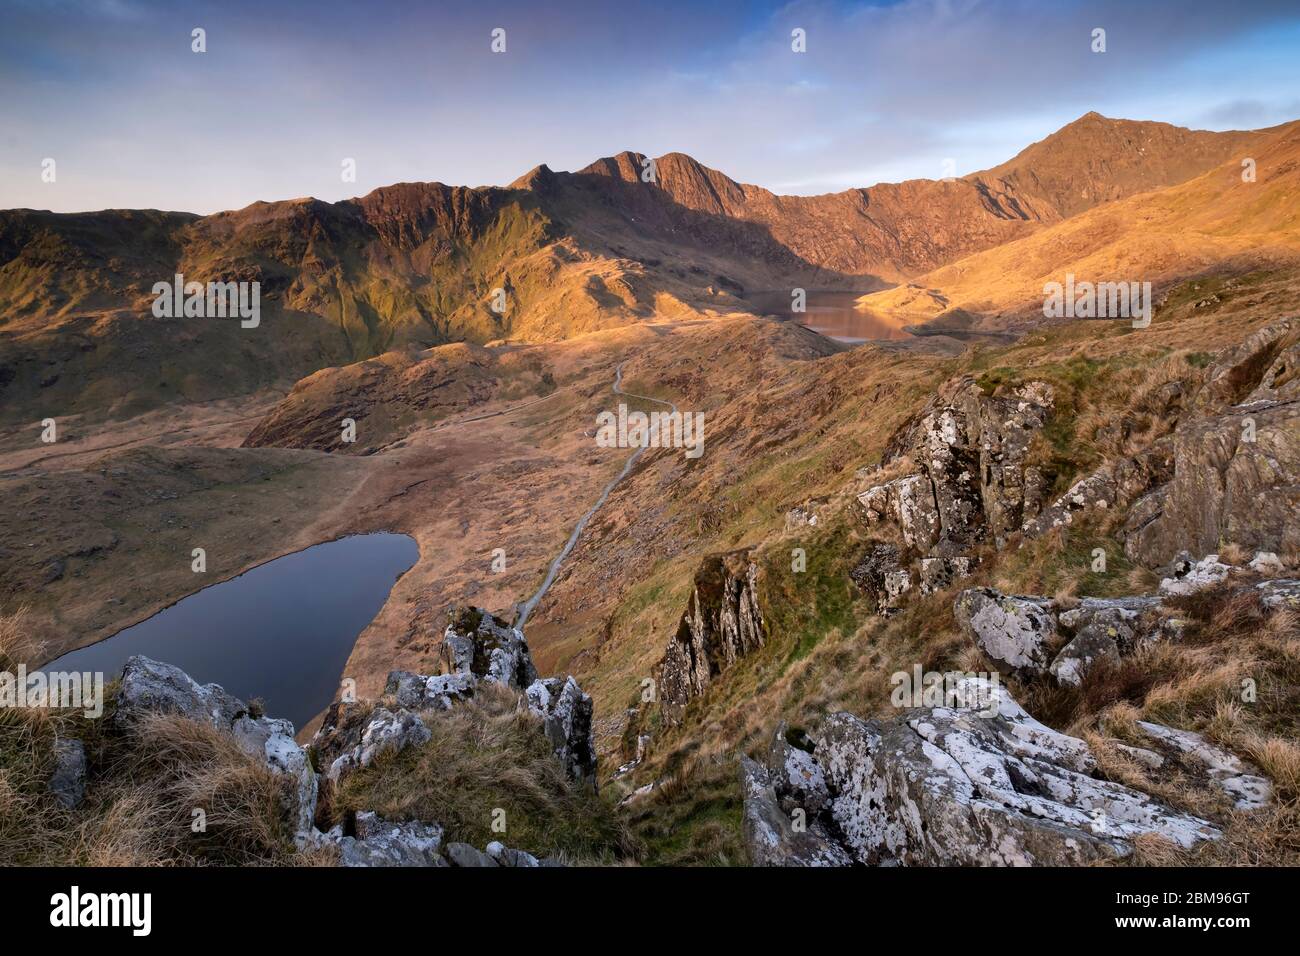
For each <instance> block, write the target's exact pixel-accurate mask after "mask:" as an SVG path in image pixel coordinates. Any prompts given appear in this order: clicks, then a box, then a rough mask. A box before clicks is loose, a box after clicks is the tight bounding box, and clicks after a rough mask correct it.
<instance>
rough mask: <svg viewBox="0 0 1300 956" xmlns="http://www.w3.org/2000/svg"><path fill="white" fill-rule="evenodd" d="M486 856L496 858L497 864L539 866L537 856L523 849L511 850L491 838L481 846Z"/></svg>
mask: <svg viewBox="0 0 1300 956" xmlns="http://www.w3.org/2000/svg"><path fill="white" fill-rule="evenodd" d="M483 851H484V852H485V853H487V855H488V856H490V857H492V859H494V860H496V862H497V865H498V866H519V867H535V866H541V863H540V862H539V861H538V859H537V857H535V856H533V855H532V854H531V853H527V852H525V851H523V850H512V849H511V848H510V847H508V846H506V845H505V844H503V843H500V842H498V841H496V840H493V841H492V842H491V843H489V844H488V845H487V846H485V847H484V848H483Z"/></svg>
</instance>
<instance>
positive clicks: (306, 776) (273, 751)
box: [230, 714, 319, 833]
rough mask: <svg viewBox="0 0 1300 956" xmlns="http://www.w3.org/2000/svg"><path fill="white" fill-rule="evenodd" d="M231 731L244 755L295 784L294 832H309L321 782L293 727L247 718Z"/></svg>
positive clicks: (282, 722) (286, 722)
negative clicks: (295, 738) (252, 757)
mask: <svg viewBox="0 0 1300 956" xmlns="http://www.w3.org/2000/svg"><path fill="white" fill-rule="evenodd" d="M230 730H231V733H232V734H233V735H234V737H235V742H236V743H238V744H239V746H240V749H242V750H243V751H244V752H245V753H247V754H249V755H251V756H254V757H257V758H258V759H260V760H261V761H263V762H264V763H265V764H266V765H267V766H268V767H270V768H271V769H272V770H274V771H275V772H276V773H279V774H283V775H284V776H286V777H289V778H291V779H292V780H294V781H295V783H296V788H295V794H296V798H297V817H296V821H297V822H296V826H295V828H294V829H295V831H296V832H298V833H303V832H305V831H307V830H310V829H311V827H312V820H313V819H314V818H315V816H316V800H317V798H318V796H319V781H318V779H317V775H316V771H315V770H314V769H313V768H312V765H311V758H310V757H308V756H307V751H305V750H303V748H302V747H299V746H298V743H297V741H295V740H294V730H293V724H292V723H290V722H289V721H287V720H273V719H271V718H268V717H261V718H257V719H253V718H251V717H249V716H248V715H247V714H245V715H244V716H242V717H239V718H237V719H236V720H235V722H234V723H233V724H232V725H231V728H230Z"/></svg>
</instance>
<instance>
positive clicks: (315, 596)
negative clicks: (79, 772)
mask: <svg viewBox="0 0 1300 956" xmlns="http://www.w3.org/2000/svg"><path fill="white" fill-rule="evenodd" d="M419 556H420V551H419V548H418V547H417V546H416V544H415V541H414V539H412V538H410V537H408V536H407V535H404V534H389V533H377V534H361V535H353V536H351V537H347V538H339V539H338V540H337V541H328V542H326V543H324V544H318V545H314V546H313V547H310V548H307V549H306V550H305V551H298V552H296V553H294V554H287V555H285V556H284V557H282V558H277V559H275V560H274V561H268V562H267V563H266V564H263V565H259V566H258V567H256V568H253V569H251V570H249V571H245V572H244V573H243V574H241V575H240V576H239V577H237V578H231V579H230V580H229V581H223V582H221V583H220V584H214V585H211V586H210V587H206V588H204V589H203V590H202V591H199V592H198V593H196V594H191V595H190V596H189V597H187V598H184V599H182V600H181V601H179V602H177V603H176V604H173V605H172V606H171V607H168V608H165V609H163V610H162V611H159V612H158V613H157V614H155V615H154V616H153V617H151V618H149V619H148V620H146V621H141V622H140V623H139V624H136V625H133V626H132V627H128V628H126V629H125V630H123V631H119V632H118V633H117V634H114V635H113V636H112V637H110V638H107V639H105V640H102V641H100V642H99V643H97V644H92V645H90V646H89V647H83V648H81V649H80V650H76V651H71V652H70V653H68V654H65V655H63V656H62V657H60V658H58V659H57V660H55V661H51V662H50V663H49V664H46V665H45V666H44V667H42V668H41V670H44V671H103V673H104V677H105V679H106V680H110V679H112V678H113V677H116V676H117V675H118V674H120V673H121V671H122V666H123V665H124V664H125V663H126V661H127V658H129V657H131V656H133V655H135V654H143V655H145V656H146V657H151V658H153V659H154V660H156V661H165V662H166V663H168V664H175V665H176V666H177V667H179V668H181V669H182V670H184V671H185V672H186V673H187V674H189V675H190V676H191V677H193V678H194V679H195V680H196V681H198V682H199V683H200V684H220V685H221V686H222V687H224V688H225V689H226V690H228V691H229V692H230V693H232V694H234V695H235V696H237V697H241V698H243V699H244V700H248V699H250V698H253V697H258V698H261V699H262V700H263V701H264V702H265V704H266V713H267V714H268V715H269V716H271V717H284V718H287V719H289V720H291V721H293V724H294V726H295V727H299V728H301V727H302V726H303V724H305V723H307V721H309V720H311V719H312V718H313V717H315V716H316V715H317V714H318V713H320V712H321V711H322V710H324V709H325V708H326V707H328V706H329V704H330V702H331V701H332V700H333V699H334V697H335V693H336V691H337V690H338V687H339V681H340V679H341V678H342V676H343V665H344V664H345V663H346V662H347V659H348V655H349V654H351V653H352V645H353V644H355V643H356V640H357V636H358V635H359V634H360V633H361V632H362V631H363V630H365V627H366V625H367V624H369V623H370V622H371V620H372V619H373V618H374V616H375V615H376V614H377V613H378V612H379V609H380V608H381V607H383V605H384V602H385V601H386V600H387V599H388V593H389V592H390V591H391V590H392V589H393V585H394V584H395V583H396V582H397V579H398V578H399V577H401V576H402V575H403V574H404V573H405V572H406V571H407V570H408V569H409V568H410V567H411V565H413V564H415V561H416V559H417V558H418V557H419Z"/></svg>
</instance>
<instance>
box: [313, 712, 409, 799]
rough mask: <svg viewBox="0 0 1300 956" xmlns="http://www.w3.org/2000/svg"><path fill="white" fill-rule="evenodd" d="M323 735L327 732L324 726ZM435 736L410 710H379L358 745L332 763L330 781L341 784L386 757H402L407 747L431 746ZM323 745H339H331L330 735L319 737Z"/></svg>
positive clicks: (361, 735) (320, 735)
mask: <svg viewBox="0 0 1300 956" xmlns="http://www.w3.org/2000/svg"><path fill="white" fill-rule="evenodd" d="M321 729H322V731H326V728H325V727H324V726H322V728H321ZM432 736H433V733H432V732H431V731H430V730H429V728H428V727H427V726H425V723H424V721H423V720H421V719H420V716H419V715H418V714H416V713H413V712H412V711H409V710H404V709H399V710H397V711H391V710H389V709H388V708H386V707H376V708H375V709H374V710H373V711H372V712H371V713H370V715H369V717H367V718H366V720H365V722H364V724H362V725H361V728H360V734H359V739H358V740H357V742H356V744H355V745H354V746H352V747H350V748H347V749H345V750H344V751H343V752H342V753H340V754H339V756H337V757H335V758H334V760H333V761H332V762H331V763H330V765H329V769H328V771H327V772H326V777H327V778H328V779H329V780H330V782H331V783H337V782H338V780H339V779H340V778H341V777H343V776H344V775H345V774H348V773H350V772H352V771H354V770H359V769H361V768H362V767H368V766H370V764H371V763H372V762H373V761H374V759H375V758H376V757H378V756H379V755H380V754H382V753H389V752H391V753H398V752H400V751H402V750H405V749H406V748H407V747H411V746H419V745H420V744H423V743H425V742H427V741H428V740H429V739H430V738H431V737H432ZM317 737H318V738H321V739H320V743H321V744H327V745H328V744H331V743H333V744H335V746H337V744H336V743H335V742H333V741H329V740H328V739H327V737H328V731H327V732H326V735H324V736H323V735H322V734H320V733H318V734H317Z"/></svg>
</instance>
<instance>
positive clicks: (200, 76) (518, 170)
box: [0, 0, 1300, 213]
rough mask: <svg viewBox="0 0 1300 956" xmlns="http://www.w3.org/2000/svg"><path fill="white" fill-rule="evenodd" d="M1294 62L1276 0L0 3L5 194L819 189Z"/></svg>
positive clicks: (1283, 111)
mask: <svg viewBox="0 0 1300 956" xmlns="http://www.w3.org/2000/svg"><path fill="white" fill-rule="evenodd" d="M195 27H202V28H203V29H204V30H206V32H207V52H206V53H202V54H199V53H194V52H192V51H191V39H190V34H191V30H192V29H193V28H195ZM496 27H502V28H504V29H505V30H506V52H505V53H504V54H494V53H492V52H491V50H490V48H489V45H490V42H491V36H490V34H491V31H492V30H493V28H496ZM796 27H799V28H801V29H803V30H805V31H806V32H807V52H806V53H802V54H796V53H793V52H792V51H791V49H790V32H791V30H792V29H794V28H796ZM1097 27H1100V28H1103V29H1105V30H1106V45H1107V50H1106V52H1105V53H1101V54H1099V53H1093V52H1092V51H1091V48H1090V47H1091V33H1092V30H1093V29H1094V28H1097ZM1298 63H1300V3H1297V2H1296V0H1288V2H1269V0H1253V2H1247V3H1240V2H1238V3H1231V4H1229V3H1223V2H1219V3H1210V2H1201V0H1178V2H1173V0H1170V2H1157V0H1105V2H1091V3H1083V2H1070V0H1040V2H1029V0H900V2H893V3H827V2H797V3H790V4H763V3H757V4H756V3H739V2H728V3H708V2H696V3H673V2H668V3H664V2H657V3H642V2H637V0H623V2H618V3H611V2H600V3H569V4H566V3H562V2H527V3H514V2H510V3H491V2H474V3H443V4H438V3H427V2H426V3H413V2H410V3H396V2H382V0H372V2H348V3H334V2H330V0H320V2H315V3H298V2H274V0H262V2H259V3H251V2H245V0H225V2H221V3H197V2H186V0H166V2H153V0H45V2H41V3H36V2H22V0H0V208H11V207H15V206H29V207H35V208H42V209H54V210H58V211H73V210H83V209H98V208H105V207H152V208H163V209H185V210H190V211H194V212H201V213H207V212H213V211H216V210H219V209H227V208H237V207H241V206H244V205H247V204H248V203H250V202H253V201H254V200H258V199H265V200H274V199H286V198H291V197H295V196H304V195H313V196H317V197H320V198H322V199H327V200H337V199H342V198H346V197H348V196H354V195H361V194H364V193H366V192H369V191H370V190H371V189H373V188H375V187H377V186H382V185H386V184H389V183H392V182H399V181H412V180H439V181H442V182H446V183H453V184H463V185H487V184H505V183H508V182H510V181H511V180H513V179H515V178H516V177H517V176H519V175H521V174H522V173H524V172H526V171H527V170H528V169H530V168H532V167H533V166H536V165H538V164H540V163H547V164H548V165H550V166H551V167H552V168H553V169H577V168H580V167H582V166H584V165H586V164H587V163H589V162H591V161H592V160H594V159H596V158H597V157H599V156H604V155H610V154H612V153H615V152H618V151H619V150H622V149H634V150H638V151H640V152H644V153H648V154H651V155H660V154H662V153H665V152H669V151H672V150H677V151H681V152H685V153H689V154H691V155H692V156H694V157H695V158H697V159H698V160H700V161H701V162H703V163H705V164H707V165H709V166H713V167H715V168H718V169H721V170H722V171H724V172H726V173H727V174H728V175H730V176H732V177H733V178H735V179H738V180H741V181H743V182H752V183H757V184H759V185H762V186H766V187H768V188H770V189H773V190H776V191H778V192H790V193H803V194H809V193H818V192H830V191H835V190H839V189H845V188H849V187H852V186H868V185H871V184H873V183H876V182H880V181H896V180H900V179H907V178H916V177H935V176H940V175H944V174H945V171H946V170H945V168H944V161H945V160H948V159H951V160H952V162H953V164H954V166H955V170H956V172H957V173H958V174H963V173H967V172H971V171H974V170H977V169H982V168H985V167H988V166H992V165H996V164H997V163H1000V162H1002V161H1003V160H1005V159H1008V158H1010V157H1011V156H1012V155H1014V154H1015V153H1016V152H1018V151H1019V150H1020V149H1022V148H1023V147H1024V146H1026V145H1028V144H1029V143H1030V142H1032V141H1034V140H1037V139H1041V138H1042V137H1043V136H1046V135H1047V134H1049V133H1051V132H1052V131H1053V130H1055V129H1057V128H1059V127H1060V126H1062V125H1064V124H1065V123H1067V122H1069V121H1070V120H1072V119H1075V118H1077V117H1078V116H1079V115H1081V114H1083V113H1085V112H1087V111H1088V110H1097V111H1099V112H1102V113H1104V114H1106V115H1108V116H1123V117H1128V118H1134V119H1157V120H1164V121H1167V122H1172V123H1177V124H1179V125H1184V126H1193V127H1197V128H1206V129H1231V128H1255V127H1260V126H1267V125H1273V124H1276V123H1281V122H1285V121H1287V120H1292V119H1297V118H1300V81H1298V80H1297V70H1298V69H1300V68H1298V67H1297V64H1298ZM47 157H48V158H53V159H54V160H55V162H56V164H57V166H56V173H57V175H56V180H55V182H53V183H46V182H42V179H41V163H42V160H44V159H45V158H47ZM345 158H352V159H355V161H356V168H357V175H356V182H354V183H353V182H344V181H342V178H341V176H340V170H341V163H342V161H343V160H344V159H345Z"/></svg>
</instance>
